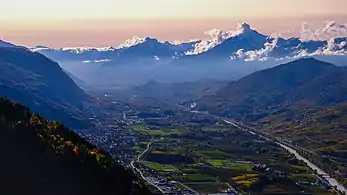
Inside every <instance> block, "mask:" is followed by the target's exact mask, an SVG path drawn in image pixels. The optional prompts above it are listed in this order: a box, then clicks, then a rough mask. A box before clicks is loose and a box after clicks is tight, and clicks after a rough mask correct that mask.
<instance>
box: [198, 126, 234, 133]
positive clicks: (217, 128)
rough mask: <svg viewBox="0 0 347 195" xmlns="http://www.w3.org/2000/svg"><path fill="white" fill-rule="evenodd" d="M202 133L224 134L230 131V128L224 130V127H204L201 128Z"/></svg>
mask: <svg viewBox="0 0 347 195" xmlns="http://www.w3.org/2000/svg"><path fill="white" fill-rule="evenodd" d="M202 130H203V131H207V132H215V131H217V132H224V131H230V128H225V127H216V126H204V127H202Z"/></svg>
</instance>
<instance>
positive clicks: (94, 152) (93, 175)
mask: <svg viewBox="0 0 347 195" xmlns="http://www.w3.org/2000/svg"><path fill="white" fill-rule="evenodd" d="M0 148H2V152H1V156H2V157H1V161H0V173H1V174H0V190H1V194H6V195H22V194H35V195H61V194H64V195H89V194H90V195H94V194H95V195H100V194H102V195H116V194H117V195H122V194H141V195H142V194H150V192H149V191H148V189H147V188H146V187H145V186H144V184H143V183H142V181H141V180H138V179H137V178H136V176H135V175H134V174H133V173H132V171H131V170H127V169H125V168H124V167H123V166H122V165H119V164H117V163H115V161H114V160H113V159H112V157H111V156H110V155H108V154H106V153H104V152H102V151H100V150H98V149H97V148H95V146H93V145H91V144H90V143H88V142H87V141H85V140H84V139H83V138H81V137H80V136H78V135H77V134H76V133H74V132H73V131H70V130H69V129H67V128H65V127H64V126H63V125H62V124H60V123H58V122H51V121H47V120H45V119H44V118H42V117H41V116H40V115H37V114H31V112H30V111H29V109H28V108H26V107H24V106H22V105H20V104H18V103H13V102H12V101H10V100H7V99H4V98H0Z"/></svg>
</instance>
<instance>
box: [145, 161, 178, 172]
mask: <svg viewBox="0 0 347 195" xmlns="http://www.w3.org/2000/svg"><path fill="white" fill-rule="evenodd" d="M144 164H145V165H146V166H148V167H149V168H151V169H154V170H156V171H159V172H162V171H164V172H173V171H177V170H178V169H177V168H176V167H175V166H173V165H163V164H159V163H154V162H144Z"/></svg>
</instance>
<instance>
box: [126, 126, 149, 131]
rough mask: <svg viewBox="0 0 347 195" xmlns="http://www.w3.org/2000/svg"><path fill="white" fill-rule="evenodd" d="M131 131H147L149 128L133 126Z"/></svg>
mask: <svg viewBox="0 0 347 195" xmlns="http://www.w3.org/2000/svg"><path fill="white" fill-rule="evenodd" d="M129 128H130V129H133V130H135V131H147V129H148V127H146V126H144V125H132V126H130V127H129Z"/></svg>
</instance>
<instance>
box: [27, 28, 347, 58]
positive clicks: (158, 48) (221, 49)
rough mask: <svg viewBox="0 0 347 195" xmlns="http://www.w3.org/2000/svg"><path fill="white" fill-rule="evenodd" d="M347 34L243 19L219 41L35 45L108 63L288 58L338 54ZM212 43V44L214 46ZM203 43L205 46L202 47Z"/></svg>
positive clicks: (57, 55) (50, 53)
mask: <svg viewBox="0 0 347 195" xmlns="http://www.w3.org/2000/svg"><path fill="white" fill-rule="evenodd" d="M346 40H347V38H346V37H342V38H336V39H335V38H334V39H331V40H324V41H319V40H318V41H303V40H301V39H300V38H298V37H292V38H289V39H285V38H282V37H279V36H272V35H264V34H261V33H259V32H258V31H256V30H255V29H253V28H251V26H250V25H249V24H247V23H243V24H241V25H240V27H239V28H238V31H237V32H236V33H234V34H233V35H229V37H228V38H226V39H225V40H222V41H219V42H218V44H210V42H211V41H209V40H199V41H191V42H182V43H179V44H174V43H170V42H168V41H159V40H157V39H155V38H150V37H146V38H139V37H134V38H133V39H130V40H127V41H126V42H125V43H124V44H121V45H120V46H118V47H107V48H88V47H85V48H83V47H81V48H61V49H53V48H48V47H45V46H37V47H34V48H32V50H33V51H37V52H40V53H43V54H45V55H46V56H48V57H50V58H52V59H54V60H63V59H64V60H67V59H68V60H82V61H96V62H105V61H107V64H108V65H110V64H111V65H112V64H113V65H116V64H124V63H125V64H126V62H123V61H122V60H124V59H127V60H131V59H132V58H134V57H135V58H150V59H152V60H153V61H154V60H160V59H161V58H165V59H166V58H171V59H172V60H178V59H180V58H181V57H182V56H183V58H186V59H196V58H197V56H199V58H205V57H210V58H211V57H218V58H226V59H243V60H256V59H260V58H266V57H269V58H285V57H294V56H306V55H320V54H324V55H334V54H335V55H338V54H345V53H346V52H347V51H346V49H347V44H346ZM211 45H212V46H211ZM202 47H204V48H203V49H202Z"/></svg>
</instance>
